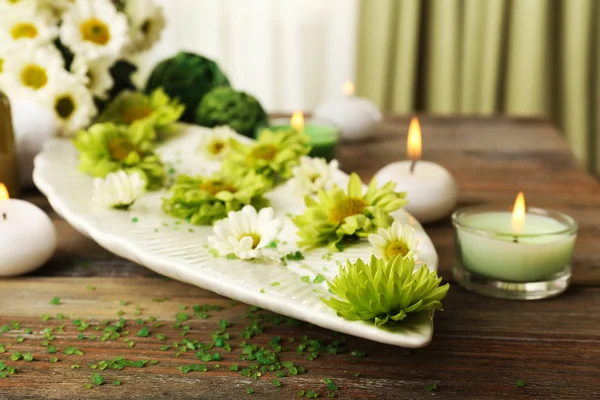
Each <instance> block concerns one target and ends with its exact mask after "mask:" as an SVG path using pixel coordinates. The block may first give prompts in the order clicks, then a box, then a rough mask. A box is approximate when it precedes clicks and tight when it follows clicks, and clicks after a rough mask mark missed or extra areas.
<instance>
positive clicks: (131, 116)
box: [123, 106, 154, 124]
mask: <svg viewBox="0 0 600 400" xmlns="http://www.w3.org/2000/svg"><path fill="white" fill-rule="evenodd" d="M152 111H154V110H153V109H152V108H150V107H148V106H133V107H131V108H128V109H127V110H125V113H124V114H123V120H124V121H125V122H127V123H128V124H131V123H132V122H134V121H137V120H138V119H143V118H146V117H147V116H148V115H150V114H152Z"/></svg>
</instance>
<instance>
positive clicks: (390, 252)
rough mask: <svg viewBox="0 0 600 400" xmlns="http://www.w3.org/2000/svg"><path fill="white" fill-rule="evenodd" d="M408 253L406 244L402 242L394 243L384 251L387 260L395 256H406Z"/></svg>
mask: <svg viewBox="0 0 600 400" xmlns="http://www.w3.org/2000/svg"><path fill="white" fill-rule="evenodd" d="M408 252H409V248H408V246H407V245H406V243H404V242H402V241H399V240H397V241H395V242H392V243H390V244H389V245H388V247H387V248H386V249H385V255H386V257H387V258H392V257H395V256H397V255H398V254H402V256H406V255H407V254H408Z"/></svg>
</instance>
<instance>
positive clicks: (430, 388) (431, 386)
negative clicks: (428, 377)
mask: <svg viewBox="0 0 600 400" xmlns="http://www.w3.org/2000/svg"><path fill="white" fill-rule="evenodd" d="M436 389H437V383H430V384H429V385H427V386H425V390H427V391H428V392H434V391H435V390H436Z"/></svg>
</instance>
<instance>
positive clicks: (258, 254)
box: [208, 206, 283, 260]
mask: <svg viewBox="0 0 600 400" xmlns="http://www.w3.org/2000/svg"><path fill="white" fill-rule="evenodd" d="M274 213H275V212H274V211H273V209H272V208H271V207H267V208H263V209H262V210H260V211H259V212H258V213H257V212H256V209H255V208H254V207H252V206H245V207H244V208H243V209H242V210H241V211H231V212H229V214H228V215H227V218H225V219H223V220H221V221H217V222H216V223H215V226H214V228H213V230H214V232H215V236H211V237H209V238H208V241H209V242H210V243H211V244H212V245H213V246H214V248H215V249H216V250H217V251H218V252H219V255H221V256H228V255H230V254H234V255H235V256H236V257H238V258H240V259H242V260H250V259H254V258H265V257H266V258H275V256H276V254H277V250H276V249H274V248H269V247H267V246H268V245H269V244H270V243H271V242H273V240H275V238H276V237H277V235H278V234H279V232H280V231H281V229H282V228H283V221H281V220H280V219H274V218H273V215H274Z"/></svg>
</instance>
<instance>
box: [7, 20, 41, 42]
mask: <svg viewBox="0 0 600 400" xmlns="http://www.w3.org/2000/svg"><path fill="white" fill-rule="evenodd" d="M10 35H11V36H12V37H13V39H15V40H17V39H22V38H29V39H33V38H34V37H36V36H37V35H38V31H37V28H36V27H35V25H33V24H32V23H29V22H19V23H17V24H15V25H14V26H13V27H12V28H11V30H10Z"/></svg>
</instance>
